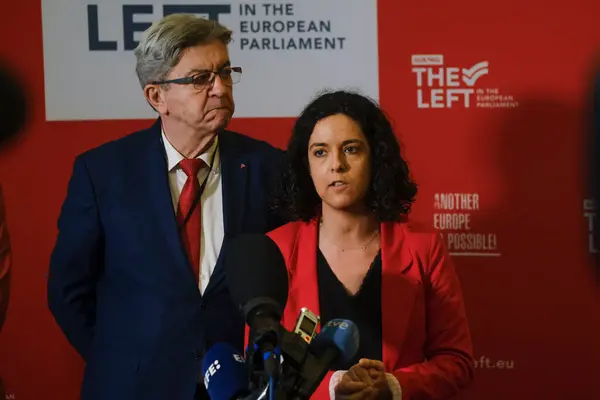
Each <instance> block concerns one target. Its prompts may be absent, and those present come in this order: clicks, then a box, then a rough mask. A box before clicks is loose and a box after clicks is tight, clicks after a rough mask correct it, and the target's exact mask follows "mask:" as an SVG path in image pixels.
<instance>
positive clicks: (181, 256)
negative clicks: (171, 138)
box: [141, 119, 195, 286]
mask: <svg viewBox="0 0 600 400" xmlns="http://www.w3.org/2000/svg"><path fill="white" fill-rule="evenodd" d="M149 135H150V138H149V146H148V149H147V152H146V159H145V163H144V164H145V165H144V166H143V168H144V171H142V174H141V175H142V176H143V177H144V178H143V185H144V186H145V188H146V193H147V194H148V200H149V201H148V203H147V204H149V207H150V210H149V211H150V212H149V218H150V219H152V220H154V221H155V223H156V224H157V225H158V228H159V230H160V231H161V232H162V233H163V236H164V239H165V243H166V244H167V248H168V250H169V251H170V252H171V253H172V255H173V264H174V267H175V268H176V269H177V270H178V271H179V272H180V273H181V274H182V275H183V276H184V277H185V279H186V280H188V281H189V283H190V284H193V285H194V286H195V279H194V274H193V272H192V271H193V270H192V268H191V266H190V263H189V260H188V258H187V256H186V254H185V250H184V248H183V244H182V242H181V238H180V235H179V230H178V226H177V220H176V217H175V210H174V208H173V199H172V197H171V188H170V186H169V176H168V171H167V161H166V155H165V149H164V144H163V143H162V137H161V124H160V119H159V120H158V121H157V122H156V123H155V124H154V125H153V126H152V128H150V132H149Z"/></svg>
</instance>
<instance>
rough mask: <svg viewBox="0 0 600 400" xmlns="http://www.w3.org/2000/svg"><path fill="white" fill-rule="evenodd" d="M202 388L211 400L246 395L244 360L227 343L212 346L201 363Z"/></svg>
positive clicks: (227, 399)
mask: <svg viewBox="0 0 600 400" xmlns="http://www.w3.org/2000/svg"><path fill="white" fill-rule="evenodd" d="M202 375H203V376H204V386H205V387H206V390H207V391H208V394H209V396H210V398H211V400H232V399H237V398H240V397H243V396H245V395H247V391H248V375H247V374H246V367H245V363H244V358H243V357H242V356H241V354H239V353H238V352H237V350H236V349H235V348H233V347H232V346H230V345H229V344H227V343H216V344H215V345H213V346H212V347H211V348H210V349H209V350H208V352H207V353H206V355H205V356H204V360H203V361H202Z"/></svg>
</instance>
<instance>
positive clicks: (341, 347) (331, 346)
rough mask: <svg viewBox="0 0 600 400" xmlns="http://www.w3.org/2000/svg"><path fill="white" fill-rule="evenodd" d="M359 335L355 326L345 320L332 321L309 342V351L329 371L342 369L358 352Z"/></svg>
mask: <svg viewBox="0 0 600 400" xmlns="http://www.w3.org/2000/svg"><path fill="white" fill-rule="evenodd" d="M359 345H360V334H359V332H358V327H357V326H356V324H355V323H354V322H352V321H350V320H347V319H332V320H331V321H329V322H328V323H327V324H326V325H325V326H324V327H323V329H322V330H321V333H319V334H318V335H317V336H316V337H315V338H314V339H313V341H312V342H311V345H310V349H311V351H313V352H314V353H315V354H316V355H317V356H318V357H319V358H320V359H321V360H322V361H323V362H324V363H325V364H327V365H329V369H331V370H334V371H335V370H338V369H342V365H344V364H346V363H348V362H349V361H350V360H352V358H353V357H354V356H355V355H356V353H357V352H358V347H359Z"/></svg>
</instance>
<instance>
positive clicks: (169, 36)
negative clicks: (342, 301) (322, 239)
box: [48, 14, 283, 400]
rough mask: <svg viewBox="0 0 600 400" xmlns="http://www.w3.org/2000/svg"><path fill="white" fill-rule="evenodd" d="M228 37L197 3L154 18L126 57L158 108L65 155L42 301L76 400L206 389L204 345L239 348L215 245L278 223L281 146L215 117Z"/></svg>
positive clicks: (227, 84) (188, 398)
mask: <svg viewBox="0 0 600 400" xmlns="http://www.w3.org/2000/svg"><path fill="white" fill-rule="evenodd" d="M230 39H231V31H229V30H228V29H227V28H225V27H223V26H221V25H220V24H218V23H214V22H211V21H208V20H205V19H202V18H199V17H196V16H193V15H182V14H180V15H170V16H168V17H165V18H164V19H162V20H161V21H159V22H157V23H155V24H153V25H152V27H150V28H149V29H148V30H147V31H146V32H145V33H144V36H143V38H142V40H141V42H140V43H139V46H138V48H137V49H136V50H135V55H136V58H137V67H136V71H137V74H138V78H139V80H140V83H141V86H142V87H143V89H144V94H145V98H146V100H147V101H148V103H149V104H150V105H151V106H152V108H153V109H154V110H156V111H157V112H158V114H159V115H160V117H159V119H158V120H157V121H156V123H155V124H154V125H153V126H152V127H151V128H149V129H147V130H143V131H140V132H135V133H133V134H130V135H128V136H125V137H124V138H121V139H119V140H116V141H113V142H110V143H107V144H105V145H102V146H100V147H98V148H96V149H93V150H91V151H88V152H86V153H84V154H82V155H79V156H78V157H77V158H76V160H75V163H74V168H73V174H72V177H71V179H70V182H69V186H68V193H67V196H66V200H65V202H64V205H63V207H62V211H61V215H60V218H59V222H58V227H59V234H58V238H57V241H56V245H55V248H54V251H53V253H52V257H51V262H50V273H49V280H48V302H49V307H50V310H51V311H52V313H53V315H54V317H55V319H56V321H57V323H58V325H59V326H60V327H61V329H62V330H63V332H64V333H65V335H66V337H67V339H68V340H69V341H70V343H71V344H72V346H73V347H74V348H75V349H76V350H77V351H78V352H79V354H81V356H82V357H83V359H84V360H85V361H86V369H85V373H84V379H83V385H82V399H83V400H92V399H98V400H100V399H102V400H109V399H110V400H136V399H140V400H142V399H143V400H152V399H156V400H164V399H170V400H192V399H194V398H196V399H198V398H207V394H206V392H205V391H204V390H203V386H202V384H201V383H200V382H202V380H201V376H200V375H201V360H202V357H203V355H204V354H205V352H206V351H207V349H208V348H209V347H210V346H211V345H212V344H214V343H215V342H220V341H226V342H229V343H231V344H233V345H234V346H236V347H237V348H238V349H239V350H240V351H242V346H243V339H244V338H243V333H244V321H243V319H242V316H241V313H240V311H239V309H238V308H237V307H236V306H235V305H234V304H233V302H232V301H231V299H230V294H229V292H228V289H227V287H226V286H225V279H224V278H225V271H224V268H223V264H222V262H221V260H222V257H221V255H222V254H223V252H224V251H226V248H227V244H228V241H229V239H231V238H232V237H234V236H236V235H238V234H240V233H247V232H252V233H264V232H267V231H269V230H270V229H272V228H273V227H275V226H278V225H279V223H277V221H276V220H275V219H274V218H272V217H271V215H270V212H269V207H268V202H269V201H268V200H269V193H268V192H269V190H268V189H269V186H270V181H271V177H273V175H274V173H275V172H276V170H277V168H278V164H279V160H280V159H281V156H282V155H283V152H282V151H281V150H279V149H276V148H274V147H272V146H271V145H269V144H267V143H266V142H262V141H258V140H254V139H251V138H249V137H245V136H242V135H240V134H238V133H234V132H230V131H227V130H225V129H224V128H225V127H226V125H227V124H228V122H229V120H230V119H231V117H232V115H233V112H234V101H233V96H232V85H233V84H235V83H237V82H238V81H239V80H240V78H241V69H240V68H238V67H237V66H235V65H231V63H230V60H229V55H228V50H227V44H228V43H229V41H230ZM198 199H200V200H199V201H198Z"/></svg>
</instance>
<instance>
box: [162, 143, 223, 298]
mask: <svg viewBox="0 0 600 400" xmlns="http://www.w3.org/2000/svg"><path fill="white" fill-rule="evenodd" d="M162 138H163V143H164V145H165V152H166V154H167V168H168V171H169V186H170V187H171V198H172V199H173V208H174V209H175V213H177V206H178V204H179V195H180V194H181V190H182V189H183V185H185V182H186V181H187V175H186V174H185V172H183V170H182V169H181V167H180V166H179V165H178V164H179V162H180V161H181V160H183V159H184V158H185V157H184V156H182V155H181V154H180V153H179V152H178V151H177V150H176V149H175V148H174V147H173V145H172V144H171V143H169V140H168V139H167V136H166V135H165V133H164V132H162ZM217 140H218V138H216V139H215V140H214V142H213V144H212V146H211V147H210V148H209V149H208V150H207V151H206V152H204V153H202V154H200V155H199V156H198V157H197V158H200V159H202V160H203V161H204V162H205V163H206V165H207V167H206V168H202V169H200V171H199V172H198V182H199V183H200V185H202V183H203V182H204V179H206V176H207V174H208V166H210V162H211V159H212V157H213V153H214V151H215V149H216V147H217ZM198 206H200V207H202V232H201V235H200V277H199V280H198V289H199V290H200V293H201V294H204V291H205V290H206V287H207V286H208V282H209V280H210V277H211V275H212V273H213V271H214V269H215V265H216V263H217V258H218V257H219V252H220V251H221V246H222V244H223V237H224V236H225V227H224V223H223V191H222V184H221V159H220V157H219V152H218V151H217V152H216V154H215V159H214V162H213V167H212V171H211V172H210V176H209V177H208V181H207V182H206V187H205V188H204V192H203V193H202V198H201V200H200V203H199V204H198ZM198 206H197V207H198Z"/></svg>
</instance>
